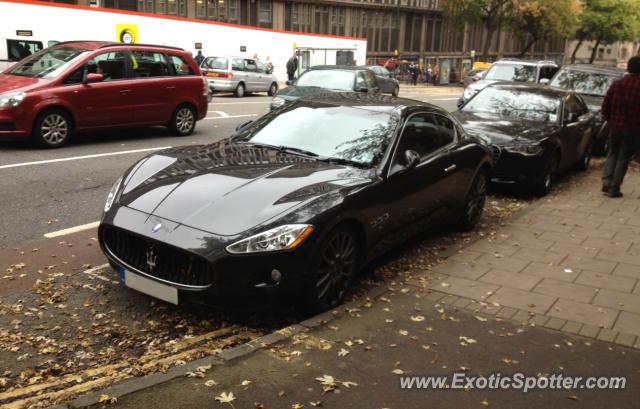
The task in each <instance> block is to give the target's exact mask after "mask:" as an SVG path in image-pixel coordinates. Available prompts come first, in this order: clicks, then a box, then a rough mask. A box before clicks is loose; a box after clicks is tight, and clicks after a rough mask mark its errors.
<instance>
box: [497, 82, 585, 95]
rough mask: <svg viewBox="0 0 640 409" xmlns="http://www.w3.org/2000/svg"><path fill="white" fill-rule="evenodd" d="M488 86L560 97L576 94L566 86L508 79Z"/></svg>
mask: <svg viewBox="0 0 640 409" xmlns="http://www.w3.org/2000/svg"><path fill="white" fill-rule="evenodd" d="M488 87H491V88H500V89H511V90H521V91H528V92H531V93H534V94H540V95H545V96H548V97H559V98H560V97H564V96H566V95H567V94H574V92H573V91H570V90H566V89H564V88H557V87H552V86H549V85H541V84H536V83H525V82H506V81H505V82H496V83H494V84H491V85H489V86H488ZM488 87H487V88H488Z"/></svg>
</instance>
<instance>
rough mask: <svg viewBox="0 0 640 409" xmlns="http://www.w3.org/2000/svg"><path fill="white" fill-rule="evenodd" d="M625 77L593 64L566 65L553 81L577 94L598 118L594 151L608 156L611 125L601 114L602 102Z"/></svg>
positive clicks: (555, 85)
mask: <svg viewBox="0 0 640 409" xmlns="http://www.w3.org/2000/svg"><path fill="white" fill-rule="evenodd" d="M623 76H624V70H623V69H620V68H614V67H599V66H595V65H591V64H573V65H565V66H563V67H562V68H561V69H560V71H558V72H557V73H556V75H554V76H553V78H552V79H551V85H552V86H554V87H558V88H564V89H568V90H571V91H574V92H577V93H579V94H580V96H582V99H583V100H584V102H585V103H586V104H587V107H589V109H590V110H591V112H593V113H594V114H595V116H596V122H595V127H596V130H595V135H594V151H595V152H597V153H600V154H606V152H607V150H608V142H609V140H608V139H609V138H608V136H609V125H608V124H607V121H606V120H605V119H604V117H603V116H602V114H601V113H600V109H601V108H602V101H604V96H605V95H606V94H607V91H608V90H609V87H610V86H611V84H613V82H614V81H615V80H617V79H620V78H622V77H623Z"/></svg>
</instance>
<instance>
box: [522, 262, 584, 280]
mask: <svg viewBox="0 0 640 409" xmlns="http://www.w3.org/2000/svg"><path fill="white" fill-rule="evenodd" d="M580 271H581V270H580V269H578V268H568V267H562V266H554V265H549V264H543V263H536V262H534V263H531V264H529V265H528V266H527V267H526V268H525V269H524V270H522V272H521V273H520V274H522V275H525V276H530V277H539V278H553V279H555V280H561V281H567V282H573V281H574V280H575V279H576V277H578V274H579V273H580Z"/></svg>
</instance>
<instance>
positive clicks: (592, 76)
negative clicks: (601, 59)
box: [551, 70, 622, 97]
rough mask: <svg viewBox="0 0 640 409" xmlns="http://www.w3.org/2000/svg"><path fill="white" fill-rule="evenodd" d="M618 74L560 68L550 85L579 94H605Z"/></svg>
mask: <svg viewBox="0 0 640 409" xmlns="http://www.w3.org/2000/svg"><path fill="white" fill-rule="evenodd" d="M621 77H622V74H620V76H614V75H607V74H597V73H589V72H581V71H573V70H562V71H560V73H559V74H558V75H557V76H556V77H555V78H554V79H553V81H552V82H551V85H553V86H554V87H560V88H564V89H569V90H572V91H575V92H577V93H579V94H588V95H597V96H601V97H603V96H605V95H606V93H607V90H608V89H609V87H610V86H611V84H612V83H613V81H615V80H616V79H618V78H621Z"/></svg>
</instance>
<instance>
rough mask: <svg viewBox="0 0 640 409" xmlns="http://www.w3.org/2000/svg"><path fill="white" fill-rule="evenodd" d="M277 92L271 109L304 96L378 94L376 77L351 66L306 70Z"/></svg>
mask: <svg viewBox="0 0 640 409" xmlns="http://www.w3.org/2000/svg"><path fill="white" fill-rule="evenodd" d="M287 83H288V84H289V85H288V86H287V87H286V88H284V89H281V90H280V91H278V92H277V93H276V95H275V97H274V98H273V100H271V109H272V110H273V109H276V108H279V107H281V106H283V105H285V104H286V103H289V102H291V101H295V100H297V99H298V98H302V97H305V96H309V95H313V94H318V93H325V92H353V91H355V92H366V93H372V94H376V93H379V92H380V87H379V85H378V80H377V79H376V75H375V74H374V73H373V71H371V70H370V69H368V68H364V67H355V66H351V65H345V66H342V65H319V66H315V67H311V68H309V69H308V70H306V71H305V72H304V73H302V75H300V77H299V78H298V79H297V80H296V81H294V82H289V81H288V82H287Z"/></svg>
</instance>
